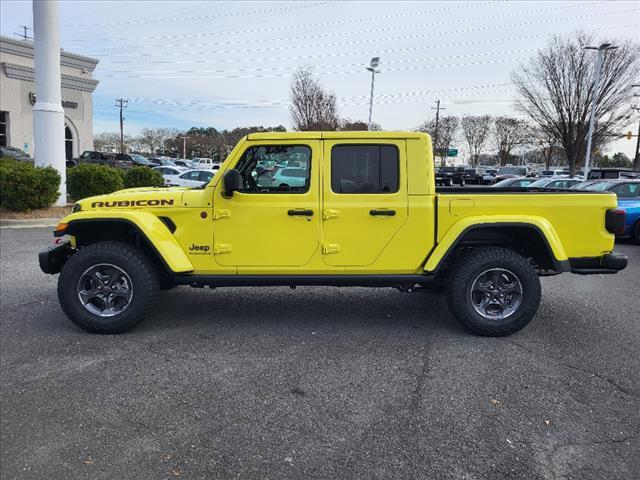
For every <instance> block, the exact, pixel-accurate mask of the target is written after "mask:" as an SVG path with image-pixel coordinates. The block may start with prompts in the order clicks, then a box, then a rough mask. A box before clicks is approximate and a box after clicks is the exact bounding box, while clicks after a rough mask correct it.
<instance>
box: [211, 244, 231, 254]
mask: <svg viewBox="0 0 640 480" xmlns="http://www.w3.org/2000/svg"><path fill="white" fill-rule="evenodd" d="M213 253H215V254H219V253H231V244H229V243H216V244H215V245H214V246H213Z"/></svg>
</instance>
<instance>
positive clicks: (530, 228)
mask: <svg viewBox="0 0 640 480" xmlns="http://www.w3.org/2000/svg"><path fill="white" fill-rule="evenodd" d="M465 220H466V221H465V222H463V223H464V224H463V225H459V226H458V227H457V228H456V225H457V224H456V225H454V226H453V227H452V228H451V229H450V230H449V231H448V232H447V233H446V234H445V235H444V237H443V238H442V241H441V242H440V243H439V244H438V245H437V246H436V248H435V249H434V251H433V252H432V253H431V255H430V256H429V257H428V259H427V261H426V263H425V266H424V270H425V271H427V272H429V273H433V274H442V273H443V272H444V271H446V270H447V269H448V266H449V264H451V263H453V261H455V259H456V258H457V257H458V256H459V255H460V253H461V252H462V251H463V250H465V249H468V248H479V247H488V246H501V247H506V248H509V249H510V250H514V251H516V252H517V253H519V254H521V255H523V256H524V257H527V258H532V259H533V261H534V263H535V265H536V268H537V269H538V271H539V272H540V273H547V274H549V273H551V274H553V273H561V272H568V271H570V265H569V260H568V258H567V256H566V254H565V252H564V248H563V247H562V243H561V242H560V239H559V238H558V236H557V234H556V232H555V229H553V226H551V224H550V223H549V222H548V221H547V220H545V219H536V220H537V221H508V220H506V219H505V220H496V221H486V220H485V221H484V222H483V221H479V222H478V223H474V221H473V219H465ZM461 222H462V221H460V222H458V223H461Z"/></svg>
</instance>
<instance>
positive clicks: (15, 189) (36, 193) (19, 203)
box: [0, 157, 60, 211]
mask: <svg viewBox="0 0 640 480" xmlns="http://www.w3.org/2000/svg"><path fill="white" fill-rule="evenodd" d="M59 188H60V174H59V173H58V172H57V170H56V169H55V168H53V167H34V166H33V165H32V164H31V163H28V162H21V161H16V160H13V159H11V158H6V157H5V158H2V159H0V205H2V206H3V207H5V208H8V209H9V210H17V211H26V210H34V209H36V208H46V207H50V206H51V205H53V204H54V203H55V201H56V200H57V199H58V189H59Z"/></svg>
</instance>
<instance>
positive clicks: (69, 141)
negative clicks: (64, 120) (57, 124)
mask: <svg viewBox="0 0 640 480" xmlns="http://www.w3.org/2000/svg"><path fill="white" fill-rule="evenodd" d="M64 147H65V148H64V151H65V156H66V157H67V160H71V159H72V158H73V134H72V133H71V129H70V128H69V126H68V125H65V126H64Z"/></svg>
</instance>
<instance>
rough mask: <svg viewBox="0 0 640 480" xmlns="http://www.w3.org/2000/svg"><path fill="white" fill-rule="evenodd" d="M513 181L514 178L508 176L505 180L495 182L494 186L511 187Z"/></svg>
mask: <svg viewBox="0 0 640 480" xmlns="http://www.w3.org/2000/svg"><path fill="white" fill-rule="evenodd" d="M513 183H514V179H513V178H506V179H504V180H500V181H499V182H498V183H494V184H493V185H492V187H510V186H511V185H513Z"/></svg>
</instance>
